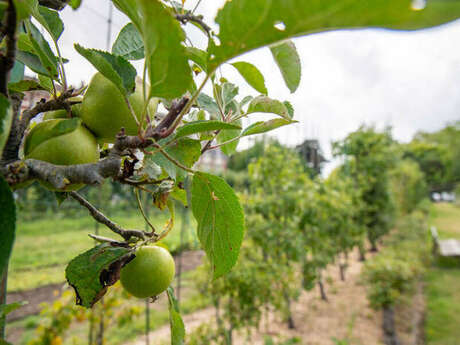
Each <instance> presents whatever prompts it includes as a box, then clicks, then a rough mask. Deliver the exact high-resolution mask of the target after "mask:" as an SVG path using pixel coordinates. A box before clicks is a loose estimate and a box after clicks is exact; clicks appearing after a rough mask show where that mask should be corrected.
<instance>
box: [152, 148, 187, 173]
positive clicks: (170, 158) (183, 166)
mask: <svg viewBox="0 0 460 345" xmlns="http://www.w3.org/2000/svg"><path fill="white" fill-rule="evenodd" d="M153 147H155V148H157V149H158V150H159V151H160V152H161V153H162V154H163V156H165V157H166V159H167V160H169V161H170V162H172V163H173V164H175V165H177V166H178V167H179V168H181V169H183V170H185V171H188V172H189V173H192V174H194V173H195V170H193V169H190V168H189V167H186V166H185V165H183V164H182V163H181V162H179V161H177V160H176V159H175V158H174V157H172V156H170V155H169V154H168V153H167V152H166V151H165V150H163V148H162V147H161V146H160V145H158V144H157V143H154V144H153Z"/></svg>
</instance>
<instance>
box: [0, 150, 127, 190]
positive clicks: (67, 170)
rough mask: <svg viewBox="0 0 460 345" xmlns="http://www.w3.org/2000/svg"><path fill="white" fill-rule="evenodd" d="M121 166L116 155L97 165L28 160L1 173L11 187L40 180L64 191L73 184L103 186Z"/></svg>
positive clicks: (0, 168)
mask: <svg viewBox="0 0 460 345" xmlns="http://www.w3.org/2000/svg"><path fill="white" fill-rule="evenodd" d="M120 165H121V157H119V156H116V155H110V156H109V157H107V158H105V159H103V160H101V161H99V162H97V163H92V164H79V165H69V166H65V165H54V164H50V163H47V162H43V161H39V160H36V159H26V160H25V161H15V162H13V163H10V164H8V165H6V166H5V167H0V173H2V175H3V176H4V177H5V180H6V181H7V182H8V183H9V184H10V185H11V186H14V185H17V184H21V183H24V182H27V181H30V180H34V179H38V180H42V181H45V182H48V183H49V184H51V185H52V186H53V187H54V188H56V189H64V188H65V187H66V186H68V185H71V184H79V183H82V184H87V185H99V184H102V183H103V182H104V180H105V179H106V178H109V177H113V176H117V175H118V173H119V171H120Z"/></svg>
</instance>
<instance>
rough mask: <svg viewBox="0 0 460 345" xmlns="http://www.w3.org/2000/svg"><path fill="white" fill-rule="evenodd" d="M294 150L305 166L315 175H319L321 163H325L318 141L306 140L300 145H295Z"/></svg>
mask: <svg viewBox="0 0 460 345" xmlns="http://www.w3.org/2000/svg"><path fill="white" fill-rule="evenodd" d="M296 150H297V151H298V152H299V154H300V155H301V156H302V158H303V159H304V160H305V161H306V162H307V166H308V167H309V168H310V169H312V170H313V171H314V173H315V174H317V175H319V174H320V173H321V169H322V165H323V163H326V162H327V159H326V158H325V157H324V155H323V152H322V150H321V147H320V145H319V141H318V140H317V139H307V140H305V141H304V142H303V143H302V144H300V145H297V146H296Z"/></svg>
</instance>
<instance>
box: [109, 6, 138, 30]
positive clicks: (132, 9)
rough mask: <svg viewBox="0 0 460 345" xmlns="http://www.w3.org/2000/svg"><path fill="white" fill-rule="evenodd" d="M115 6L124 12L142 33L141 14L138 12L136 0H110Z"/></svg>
mask: <svg viewBox="0 0 460 345" xmlns="http://www.w3.org/2000/svg"><path fill="white" fill-rule="evenodd" d="M112 2H113V4H114V5H115V7H117V8H118V9H119V10H120V11H121V12H123V13H124V14H126V15H127V16H128V17H129V18H130V19H131V21H132V22H133V24H134V25H135V26H136V28H137V29H138V30H139V32H140V33H141V34H142V25H141V24H142V23H141V14H140V13H139V6H138V4H137V0H112Z"/></svg>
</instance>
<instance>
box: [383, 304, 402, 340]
mask: <svg viewBox="0 0 460 345" xmlns="http://www.w3.org/2000/svg"><path fill="white" fill-rule="evenodd" d="M382 328H383V341H384V343H385V345H400V342H399V340H398V336H397V334H396V325H395V313H394V309H393V307H384V308H383V324H382Z"/></svg>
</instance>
